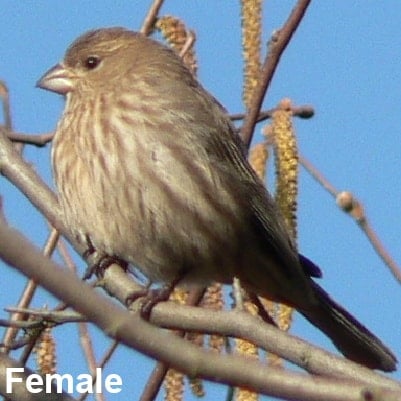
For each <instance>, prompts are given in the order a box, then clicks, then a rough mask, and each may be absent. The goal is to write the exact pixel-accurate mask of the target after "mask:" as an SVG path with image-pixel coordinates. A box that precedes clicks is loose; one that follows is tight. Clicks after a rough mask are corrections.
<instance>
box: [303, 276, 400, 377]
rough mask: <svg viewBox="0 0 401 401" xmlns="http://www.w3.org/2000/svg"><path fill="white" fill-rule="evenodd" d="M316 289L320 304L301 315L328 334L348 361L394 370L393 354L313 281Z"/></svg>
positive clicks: (389, 370)
mask: <svg viewBox="0 0 401 401" xmlns="http://www.w3.org/2000/svg"><path fill="white" fill-rule="evenodd" d="M313 287H314V289H315V292H316V296H317V298H318V305H317V306H315V307H314V308H313V309H311V310H306V311H302V310H300V312H301V313H302V314H303V315H304V316H305V317H306V318H307V319H308V320H309V321H310V322H311V323H312V324H313V325H314V326H316V327H318V328H319V329H320V330H322V331H323V332H324V333H325V334H327V336H329V337H330V339H331V340H332V341H333V343H334V345H335V346H336V347H337V348H338V349H339V350H340V351H341V352H342V353H343V354H344V355H345V356H346V357H347V358H349V359H352V360H353V361H355V362H358V363H360V364H362V365H365V366H367V367H368V368H371V369H380V370H383V371H385V372H392V371H393V370H395V369H396V363H397V358H396V357H395V356H394V354H393V353H392V352H391V351H390V350H389V349H388V348H387V347H386V346H385V345H384V344H383V343H382V342H381V341H380V340H379V339H378V338H377V337H376V336H375V335H374V334H372V333H371V332H370V331H369V330H368V329H367V328H366V327H365V326H363V325H362V324H361V323H359V322H358V321H357V320H356V319H355V318H354V317H353V316H352V315H351V314H350V313H349V312H347V311H346V310H345V309H344V308H342V307H341V306H340V305H338V304H337V303H336V302H335V301H333V300H332V299H331V298H330V296H329V295H328V294H327V293H326V292H325V291H324V290H323V289H322V288H321V287H320V286H319V285H318V284H316V283H315V282H313Z"/></svg>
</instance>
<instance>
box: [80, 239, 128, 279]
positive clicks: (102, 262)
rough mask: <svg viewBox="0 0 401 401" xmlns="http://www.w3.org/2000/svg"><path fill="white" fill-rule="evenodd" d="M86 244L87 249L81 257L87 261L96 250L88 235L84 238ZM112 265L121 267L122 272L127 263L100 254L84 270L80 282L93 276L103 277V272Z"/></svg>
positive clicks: (115, 257)
mask: <svg viewBox="0 0 401 401" xmlns="http://www.w3.org/2000/svg"><path fill="white" fill-rule="evenodd" d="M86 242H87V244H88V249H87V250H86V251H85V252H84V253H83V255H82V256H83V257H84V258H85V259H87V258H88V257H89V256H90V255H93V254H94V253H95V252H96V248H95V247H94V245H93V244H92V241H91V239H90V237H89V235H87V236H86ZM113 263H116V264H118V265H119V266H121V267H122V268H123V269H124V270H127V269H128V263H127V262H126V261H124V260H122V259H120V258H119V257H117V256H115V255H113V256H110V255H106V254H102V255H100V256H99V258H98V259H97V260H96V261H95V262H94V263H93V264H91V265H88V267H87V268H86V270H85V273H84V275H83V277H82V280H88V279H90V278H91V277H92V275H93V274H99V275H103V274H104V272H105V270H106V269H107V268H108V267H109V266H110V265H112V264H113Z"/></svg>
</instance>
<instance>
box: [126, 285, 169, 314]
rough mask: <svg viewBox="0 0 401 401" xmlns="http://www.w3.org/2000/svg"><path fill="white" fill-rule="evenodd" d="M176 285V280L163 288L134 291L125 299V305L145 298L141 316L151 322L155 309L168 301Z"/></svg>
mask: <svg viewBox="0 0 401 401" xmlns="http://www.w3.org/2000/svg"><path fill="white" fill-rule="evenodd" d="M176 283H177V282H176V280H174V281H173V282H172V283H170V284H166V285H164V286H163V287H161V288H149V287H147V288H144V289H142V290H138V291H134V292H132V293H131V294H129V295H128V296H127V298H126V299H125V304H126V305H127V306H129V305H131V304H132V302H134V301H136V300H137V299H139V298H144V299H143V301H142V305H141V309H140V314H141V317H142V318H143V319H144V320H149V319H150V314H151V312H152V309H153V307H154V306H155V305H157V304H158V303H159V302H165V301H168V299H169V298H170V295H171V293H172V292H173V290H174V287H175V285H176Z"/></svg>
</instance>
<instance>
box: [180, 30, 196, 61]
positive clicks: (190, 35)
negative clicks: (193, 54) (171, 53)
mask: <svg viewBox="0 0 401 401" xmlns="http://www.w3.org/2000/svg"><path fill="white" fill-rule="evenodd" d="M195 40H196V35H195V32H194V31H192V30H188V31H187V39H186V41H185V43H184V46H183V47H182V49H181V51H180V57H181V58H184V56H185V55H186V54H187V52H188V51H189V50H191V48H192V46H193V45H194V43H195Z"/></svg>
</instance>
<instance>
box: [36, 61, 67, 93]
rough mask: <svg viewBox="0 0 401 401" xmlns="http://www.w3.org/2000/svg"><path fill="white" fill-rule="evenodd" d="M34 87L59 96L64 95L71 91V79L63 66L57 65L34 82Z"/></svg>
mask: <svg viewBox="0 0 401 401" xmlns="http://www.w3.org/2000/svg"><path fill="white" fill-rule="evenodd" d="M36 86H37V87H38V88H41V89H46V90H48V91H52V92H56V93H59V94H60V95H66V94H67V93H68V92H70V91H71V90H72V89H73V77H72V74H71V73H70V71H68V69H67V68H66V67H65V66H64V65H63V64H57V65H55V66H54V67H52V68H50V70H48V71H47V72H46V73H45V74H44V75H43V76H42V77H41V78H40V79H39V81H38V82H36Z"/></svg>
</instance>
